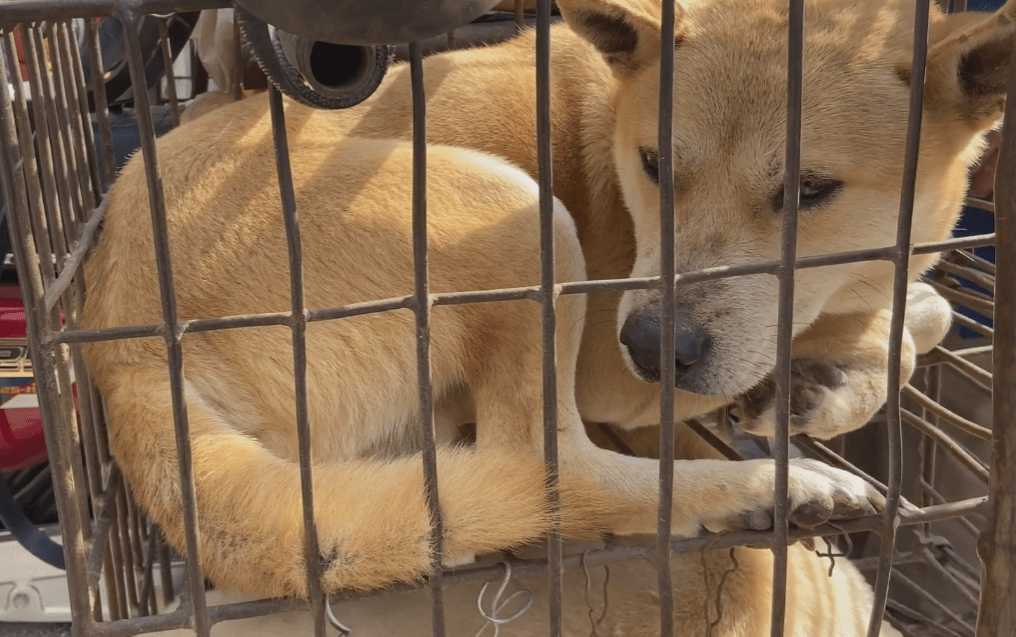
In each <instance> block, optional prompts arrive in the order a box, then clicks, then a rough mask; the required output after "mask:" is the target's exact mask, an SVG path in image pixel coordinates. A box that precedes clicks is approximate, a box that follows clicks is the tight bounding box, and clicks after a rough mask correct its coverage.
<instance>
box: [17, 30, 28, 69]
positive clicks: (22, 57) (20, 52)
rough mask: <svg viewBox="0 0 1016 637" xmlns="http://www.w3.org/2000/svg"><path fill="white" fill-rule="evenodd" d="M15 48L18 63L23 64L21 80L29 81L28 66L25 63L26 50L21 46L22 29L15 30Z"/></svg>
mask: <svg viewBox="0 0 1016 637" xmlns="http://www.w3.org/2000/svg"><path fill="white" fill-rule="evenodd" d="M14 48H15V49H17V51H18V62H19V63H20V64H21V79H22V81H25V82H27V81H28V66H27V65H26V63H25V50H24V48H23V45H22V44H21V29H14Z"/></svg>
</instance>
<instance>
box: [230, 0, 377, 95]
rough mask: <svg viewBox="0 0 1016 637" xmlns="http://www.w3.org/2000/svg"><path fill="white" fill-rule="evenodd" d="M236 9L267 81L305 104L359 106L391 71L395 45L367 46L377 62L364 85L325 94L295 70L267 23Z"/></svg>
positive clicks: (244, 33) (237, 18)
mask: <svg viewBox="0 0 1016 637" xmlns="http://www.w3.org/2000/svg"><path fill="white" fill-rule="evenodd" d="M233 10H234V11H235V12H236V20H237V23H238V24H239V25H240V30H241V31H242V32H243V35H244V37H245V38H246V39H247V43H248V44H249V45H250V48H251V52H252V53H253V54H254V58H255V59H256V60H257V63H258V66H260V67H261V70H262V71H264V73H265V75H266V76H267V77H268V81H269V82H271V83H272V84H273V85H274V86H275V88H277V89H279V90H280V91H282V93H283V94H285V95H287V96H289V97H291V98H293V99H294V100H296V101H298V102H300V103H301V104H304V105H306V106H312V107H314V108H323V109H329V110H335V109H341V108H349V107H351V106H356V105H357V104H359V103H360V102H362V101H364V100H365V99H367V98H368V97H370V96H371V95H372V94H373V93H374V91H376V90H377V88H378V86H380V85H381V81H382V80H383V79H384V76H385V73H386V72H387V70H388V65H389V64H391V62H392V60H393V59H394V57H395V47H393V46H390V45H379V46H371V47H366V48H367V50H368V51H369V54H370V55H373V56H374V58H375V59H374V62H375V64H374V66H373V68H372V70H371V73H370V76H369V77H368V78H367V81H366V82H364V84H363V87H362V88H361V89H360V90H359V91H357V92H355V93H353V94H351V95H349V96H348V97H344V98H335V97H329V96H326V95H322V94H321V93H319V92H317V91H315V90H314V89H312V88H311V87H310V86H308V85H307V83H306V82H305V81H304V80H303V78H302V77H301V76H300V74H299V73H298V72H297V71H296V69H294V68H293V66H292V65H291V64H290V63H289V62H288V61H287V60H286V56H285V54H284V53H283V50H282V45H281V43H280V42H279V40H278V38H277V37H273V34H272V32H271V29H269V27H268V24H266V23H265V22H263V21H261V20H259V19H258V18H256V17H254V16H253V15H252V14H251V13H250V12H248V11H247V10H246V9H244V8H243V7H241V6H239V5H236V4H234V5H233Z"/></svg>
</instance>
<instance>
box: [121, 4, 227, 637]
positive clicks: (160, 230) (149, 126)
mask: <svg viewBox="0 0 1016 637" xmlns="http://www.w3.org/2000/svg"><path fill="white" fill-rule="evenodd" d="M120 20H121V21H122V22H123V27H124V35H125V38H126V40H127V63H128V66H129V68H130V76H131V85H132V86H134V87H135V90H134V100H135V106H136V107H137V115H138V131H139V132H140V134H141V149H142V153H143V155H142V158H143V160H144V166H145V174H146V176H147V178H148V200H149V205H150V206H151V213H152V238H153V241H154V243H155V256H156V265H157V266H158V271H159V294H160V298H161V300H162V320H163V337H164V338H165V340H166V353H167V359H168V363H169V384H170V398H171V399H172V403H173V423H174V425H175V428H174V429H175V434H176V453H177V463H178V465H179V468H180V498H181V504H182V505H183V525H184V539H185V545H186V547H187V565H188V569H187V572H188V576H189V577H188V579H189V582H190V587H191V594H192V596H193V599H192V600H191V603H192V612H193V618H194V619H193V627H194V630H195V632H197V634H198V636H199V637H208V634H209V632H210V631H211V619H210V618H209V616H208V601H207V599H205V578H204V569H202V568H201V538H200V534H199V530H198V516H197V504H196V502H195V500H196V495H195V492H194V468H193V458H192V455H191V447H190V424H189V423H188V421H187V403H186V401H185V400H184V389H183V380H184V379H183V347H182V346H181V342H180V341H181V338H182V337H183V334H182V332H181V330H180V325H179V321H178V319H177V311H176V288H175V287H174V285H173V264H172V259H171V255H170V253H169V237H168V232H169V230H168V227H167V223H166V199H165V196H164V194H163V191H162V177H161V173H160V171H159V159H158V157H157V156H156V154H155V126H154V125H153V123H152V112H151V110H150V106H149V103H148V91H146V90H144V87H145V67H144V63H143V62H142V60H141V44H140V43H139V41H138V23H137V19H136V16H135V14H134V13H132V12H129V11H127V12H124V13H123V15H122V16H120Z"/></svg>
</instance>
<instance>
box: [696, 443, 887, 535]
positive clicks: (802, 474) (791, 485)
mask: <svg viewBox="0 0 1016 637" xmlns="http://www.w3.org/2000/svg"><path fill="white" fill-rule="evenodd" d="M731 471H732V472H736V473H734V474H733V475H731V476H730V478H731V480H730V482H731V483H732V484H729V483H728V488H725V489H724V490H723V493H724V496H727V497H718V498H717V501H718V504H719V506H716V507H715V509H714V511H713V513H714V515H713V516H712V517H710V518H709V519H705V520H702V526H704V527H705V528H706V529H708V530H709V531H713V532H721V531H740V530H752V531H765V530H768V529H771V528H772V526H773V489H774V485H775V483H776V463H775V462H773V461H772V460H748V461H744V462H737V463H732V467H731ZM787 497H788V503H789V511H788V519H789V521H790V523H791V524H792V525H793V526H797V527H801V528H814V527H816V526H818V525H820V524H823V523H825V522H830V521H835V520H843V519H850V518H857V517H860V516H863V515H871V514H874V513H878V512H879V511H881V510H882V508H883V507H884V506H885V498H883V497H882V495H881V494H880V493H879V492H878V491H876V490H875V489H874V488H873V487H872V486H871V485H870V484H868V483H867V482H865V481H864V480H863V479H861V478H859V477H857V476H855V475H853V474H850V473H847V472H845V471H841V470H839V469H834V468H833V467H830V466H829V465H827V464H825V463H823V462H819V461H817V460H791V461H790V473H789V480H788V483H787Z"/></svg>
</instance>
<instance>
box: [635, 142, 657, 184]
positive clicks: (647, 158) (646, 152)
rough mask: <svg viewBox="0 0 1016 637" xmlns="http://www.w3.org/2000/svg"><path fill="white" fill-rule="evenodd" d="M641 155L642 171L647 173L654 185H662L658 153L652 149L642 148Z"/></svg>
mask: <svg viewBox="0 0 1016 637" xmlns="http://www.w3.org/2000/svg"><path fill="white" fill-rule="evenodd" d="M639 155H641V156H642V170H644V171H645V173H646V176H648V177H649V178H650V179H651V180H652V181H653V183H654V184H659V183H660V164H659V158H658V157H657V155H656V151H655V150H653V149H652V148H644V147H643V148H640V149H639Z"/></svg>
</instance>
